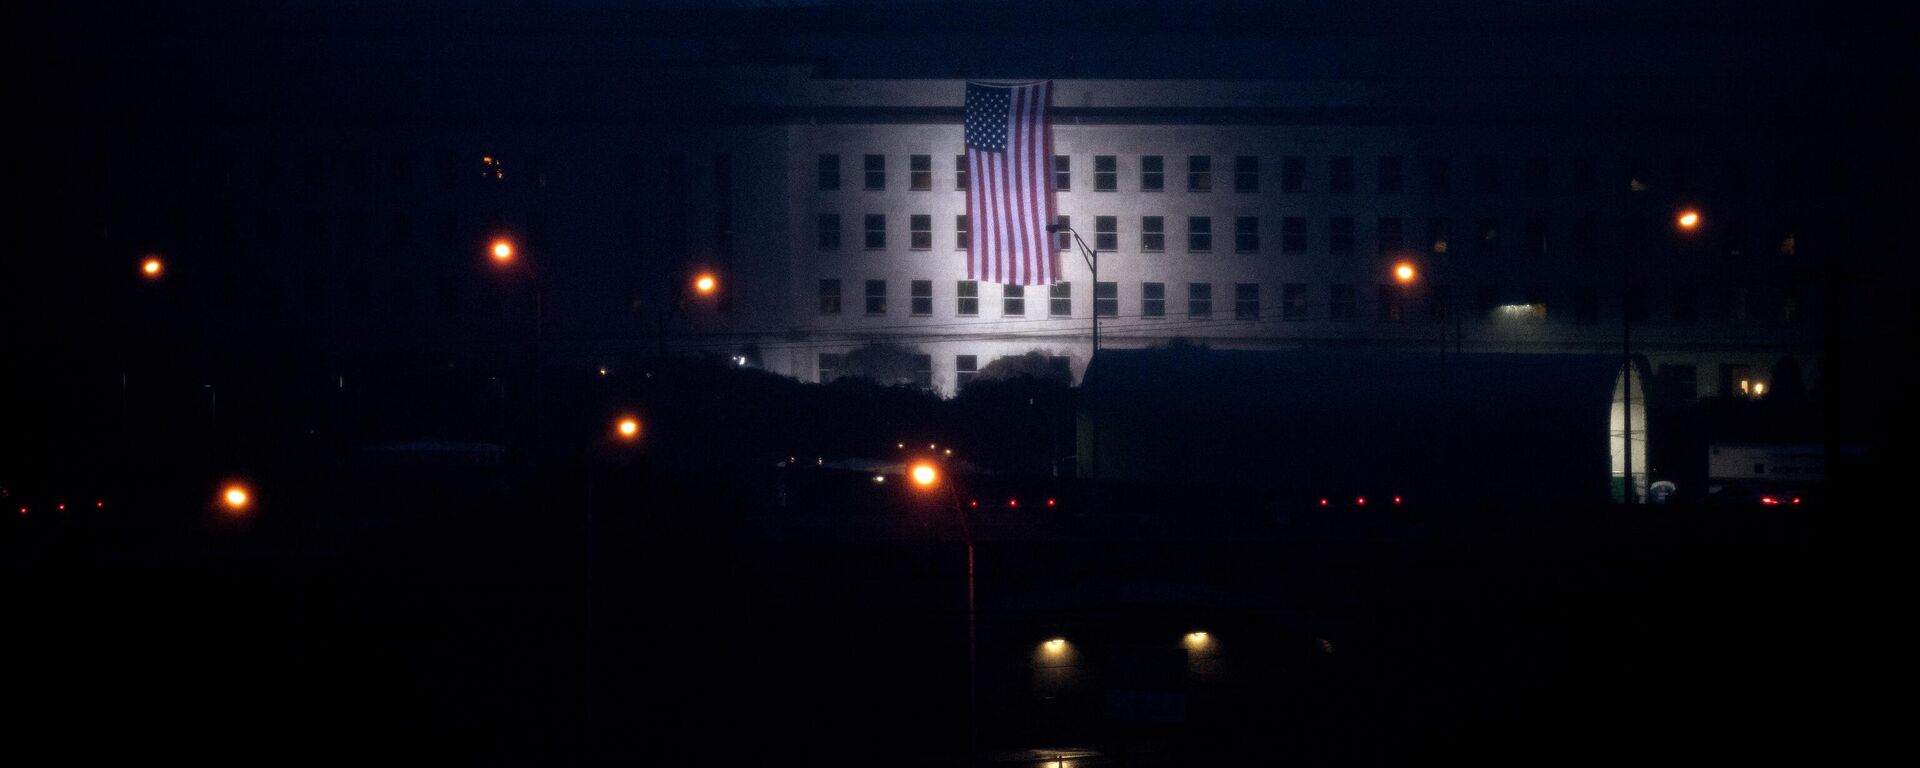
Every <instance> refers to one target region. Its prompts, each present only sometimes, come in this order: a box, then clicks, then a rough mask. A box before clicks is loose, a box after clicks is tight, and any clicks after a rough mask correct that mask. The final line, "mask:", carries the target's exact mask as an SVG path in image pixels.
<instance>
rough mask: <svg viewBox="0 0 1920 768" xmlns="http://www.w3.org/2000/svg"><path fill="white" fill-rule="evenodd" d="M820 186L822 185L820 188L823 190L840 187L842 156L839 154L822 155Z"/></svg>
mask: <svg viewBox="0 0 1920 768" xmlns="http://www.w3.org/2000/svg"><path fill="white" fill-rule="evenodd" d="M819 186H820V189H822V190H835V189H839V188H840V156H839V155H821V156H820V184H819Z"/></svg>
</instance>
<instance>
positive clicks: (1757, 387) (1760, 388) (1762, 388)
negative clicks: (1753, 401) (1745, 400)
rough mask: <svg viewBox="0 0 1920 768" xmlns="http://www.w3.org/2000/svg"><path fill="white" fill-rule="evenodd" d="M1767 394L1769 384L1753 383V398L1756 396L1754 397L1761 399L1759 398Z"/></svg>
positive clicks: (1762, 382)
mask: <svg viewBox="0 0 1920 768" xmlns="http://www.w3.org/2000/svg"><path fill="white" fill-rule="evenodd" d="M1766 393H1767V383H1766V382H1764V381H1756V382H1754V383H1753V396H1754V397H1759V396H1761V395H1764V394H1766Z"/></svg>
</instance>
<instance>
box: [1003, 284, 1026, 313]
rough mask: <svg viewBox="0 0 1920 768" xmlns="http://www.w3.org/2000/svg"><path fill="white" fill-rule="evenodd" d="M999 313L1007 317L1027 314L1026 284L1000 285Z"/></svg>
mask: <svg viewBox="0 0 1920 768" xmlns="http://www.w3.org/2000/svg"><path fill="white" fill-rule="evenodd" d="M1000 314H1002V315H1005V316H1007V317H1020V316H1022V315H1025V314H1027V287H1026V286H1024V285H1003V286H1000Z"/></svg>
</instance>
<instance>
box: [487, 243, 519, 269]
mask: <svg viewBox="0 0 1920 768" xmlns="http://www.w3.org/2000/svg"><path fill="white" fill-rule="evenodd" d="M487 255H489V256H492V257H493V262H494V263H495V264H502V265H504V264H507V263H510V262H512V261H513V241H512V240H508V239H507V238H504V237H500V238H494V241H493V245H492V246H490V247H489V248H488V249H487Z"/></svg>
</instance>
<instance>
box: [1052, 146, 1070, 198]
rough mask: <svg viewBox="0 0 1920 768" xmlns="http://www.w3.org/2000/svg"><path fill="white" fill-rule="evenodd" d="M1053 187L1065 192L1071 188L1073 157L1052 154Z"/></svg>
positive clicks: (1057, 190) (1055, 189)
mask: <svg viewBox="0 0 1920 768" xmlns="http://www.w3.org/2000/svg"><path fill="white" fill-rule="evenodd" d="M1053 189H1054V191H1056V192H1065V191H1067V190H1070V189H1073V158H1072V157H1068V156H1067V155H1054V156H1053Z"/></svg>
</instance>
